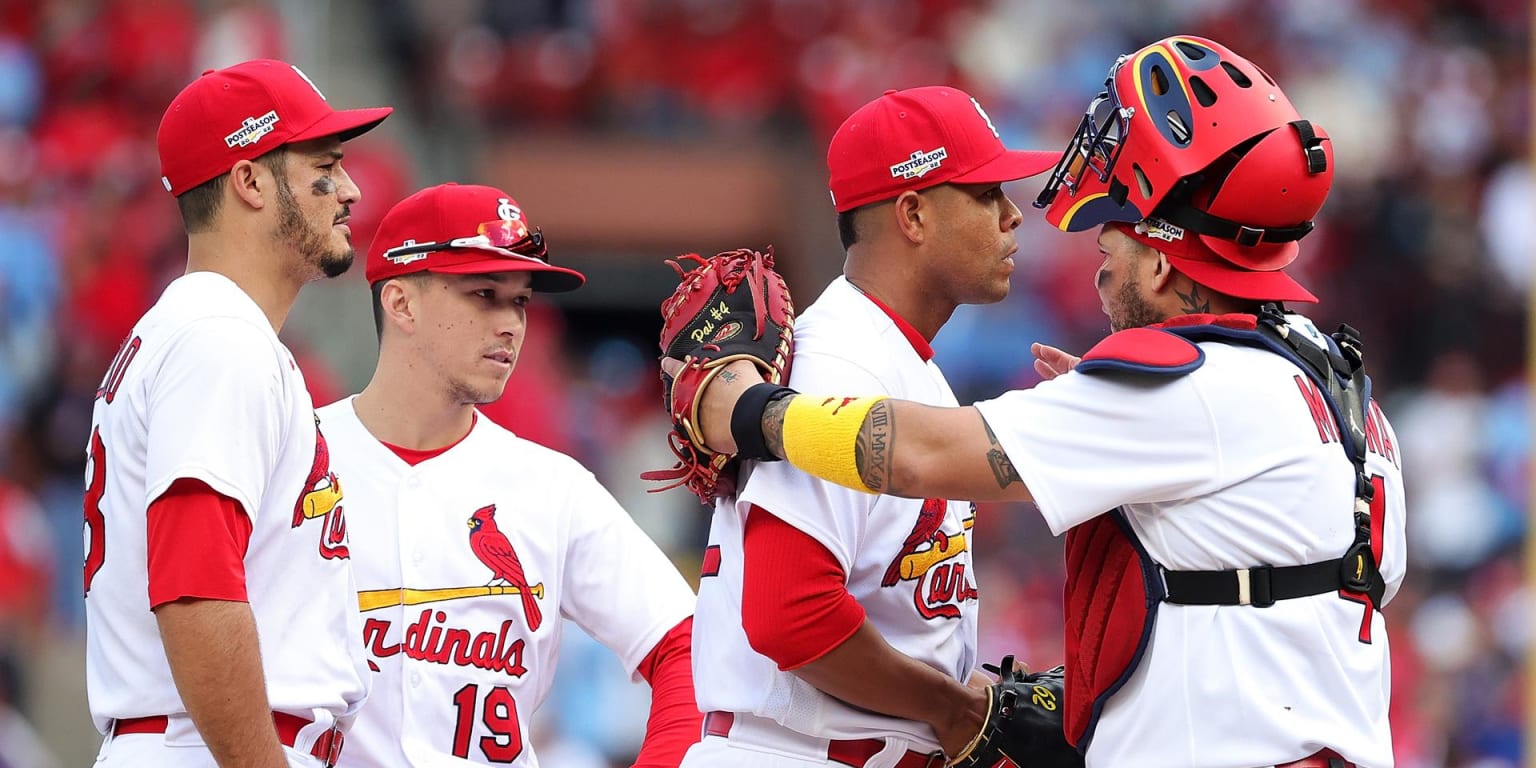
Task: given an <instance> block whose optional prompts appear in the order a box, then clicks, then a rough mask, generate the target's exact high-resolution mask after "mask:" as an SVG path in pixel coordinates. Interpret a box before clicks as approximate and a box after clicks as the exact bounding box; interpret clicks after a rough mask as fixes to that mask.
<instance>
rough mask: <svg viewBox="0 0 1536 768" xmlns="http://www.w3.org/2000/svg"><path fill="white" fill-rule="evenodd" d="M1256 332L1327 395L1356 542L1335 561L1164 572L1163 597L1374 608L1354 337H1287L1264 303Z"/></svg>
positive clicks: (1344, 329)
mask: <svg viewBox="0 0 1536 768" xmlns="http://www.w3.org/2000/svg"><path fill="white" fill-rule="evenodd" d="M1258 329H1259V332H1260V333H1262V334H1264V335H1265V336H1268V337H1270V338H1272V339H1274V340H1276V341H1278V342H1280V344H1281V345H1283V346H1284V348H1285V349H1287V350H1290V351H1291V352H1292V353H1293V354H1294V355H1295V357H1296V358H1298V359H1299V360H1300V361H1301V362H1303V363H1304V364H1305V365H1304V366H1303V369H1304V370H1305V371H1306V372H1307V375H1308V376H1309V377H1310V378H1311V379H1312V380H1313V381H1314V382H1316V383H1317V384H1318V385H1319V386H1320V387H1322V388H1323V391H1325V392H1326V393H1327V400H1328V402H1329V404H1330V405H1331V406H1332V407H1333V410H1334V414H1333V415H1334V418H1335V420H1336V421H1337V422H1338V424H1339V429H1340V436H1341V437H1342V438H1343V439H1342V440H1340V441H1339V442H1340V443H1341V445H1342V446H1343V448H1344V452H1345V453H1346V454H1348V456H1349V460H1350V462H1351V463H1353V464H1354V466H1355V509H1354V515H1355V517H1354V522H1355V540H1354V542H1353V543H1352V544H1350V546H1349V549H1348V550H1346V551H1345V553H1344V556H1343V557H1341V558H1339V559H1337V560H1328V561H1324V562H1321V563H1311V564H1308V565H1293V566H1283V567H1279V568H1274V567H1270V566H1261V567H1257V568H1242V569H1239V570H1235V571H1168V570H1163V571H1162V575H1163V579H1164V583H1165V584H1166V586H1167V596H1166V597H1165V599H1166V600H1167V601H1168V602H1170V603H1179V604H1183V605H1256V606H1260V607H1265V606H1269V605H1273V604H1274V602H1275V601H1276V600H1288V599H1291V598H1296V597H1306V596H1309V595H1320V594H1325V593H1328V592H1333V591H1337V590H1344V591H1347V592H1352V593H1355V594H1361V595H1367V596H1369V597H1370V600H1371V605H1373V606H1376V607H1377V608H1380V606H1381V599H1382V597H1383V595H1384V594H1385V592H1386V581H1385V580H1384V579H1383V578H1382V577H1381V572H1380V570H1379V569H1378V568H1377V563H1376V555H1375V552H1374V551H1373V550H1372V549H1371V502H1372V501H1373V500H1374V499H1375V497H1376V488H1375V486H1374V485H1373V484H1372V483H1371V479H1370V477H1369V476H1368V475H1367V474H1366V471H1365V446H1366V441H1365V421H1366V405H1367V395H1366V390H1367V384H1366V378H1365V365H1364V362H1363V358H1362V346H1361V343H1360V335H1359V333H1358V332H1357V331H1356V330H1355V329H1353V328H1351V327H1349V326H1347V325H1341V326H1339V330H1338V332H1337V333H1334V334H1333V341H1334V344H1335V345H1336V346H1337V348H1336V349H1335V348H1332V347H1330V348H1329V349H1326V350H1325V349H1323V348H1321V347H1319V346H1317V345H1315V344H1313V343H1311V342H1310V341H1307V340H1305V339H1303V338H1301V337H1300V336H1299V335H1296V334H1292V333H1291V327H1290V326H1289V325H1288V324H1287V323H1286V320H1285V312H1284V311H1283V310H1281V309H1280V307H1279V305H1277V304H1265V305H1264V306H1263V307H1262V308H1261V309H1260V311H1259V315H1258Z"/></svg>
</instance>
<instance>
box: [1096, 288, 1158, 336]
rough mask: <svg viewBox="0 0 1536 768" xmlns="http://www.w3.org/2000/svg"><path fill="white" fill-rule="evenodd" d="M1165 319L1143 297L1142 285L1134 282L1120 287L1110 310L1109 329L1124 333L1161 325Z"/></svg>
mask: <svg viewBox="0 0 1536 768" xmlns="http://www.w3.org/2000/svg"><path fill="white" fill-rule="evenodd" d="M1163 320H1164V318H1163V317H1162V316H1160V315H1158V314H1157V310H1155V309H1153V308H1152V305H1151V304H1150V303H1148V302H1147V300H1146V299H1144V298H1142V296H1141V283H1140V282H1139V281H1135V280H1132V281H1130V282H1127V283H1126V284H1124V285H1122V286H1120V290H1119V291H1118V292H1117V293H1116V294H1115V303H1114V304H1113V305H1111V306H1110V308H1109V329H1110V330H1111V331H1123V330H1126V329H1128V328H1145V327H1146V326H1149V325H1154V324H1156V323H1161V322H1162V321H1163Z"/></svg>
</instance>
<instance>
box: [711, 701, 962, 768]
mask: <svg viewBox="0 0 1536 768" xmlns="http://www.w3.org/2000/svg"><path fill="white" fill-rule="evenodd" d="M735 722H736V715H735V714H734V713H732V712H709V713H706V714H705V715H704V735H705V736H719V737H720V738H722V739H723V738H727V737H729V736H730V735H731V726H732V725H733V724H735ZM883 749H885V740H884V739H833V740H831V741H828V742H827V760H829V761H831V762H833V763H836V764H838V765H848V766H853V767H854V768H863V766H864V764H865V763H868V762H869V759H870V758H871V757H874V756H875V755H876V754H878V753H879V752H880V751H881V750H883ZM935 761H937V762H935ZM943 765H944V755H943V754H941V753H938V752H935V753H933V754H931V755H927V754H923V753H922V752H913V751H912V750H910V749H909V750H907V753H906V754H904V755H902V756H901V759H900V760H897V761H896V765H895V766H894V768H933V767H934V766H939V767H940V768H942V766H943Z"/></svg>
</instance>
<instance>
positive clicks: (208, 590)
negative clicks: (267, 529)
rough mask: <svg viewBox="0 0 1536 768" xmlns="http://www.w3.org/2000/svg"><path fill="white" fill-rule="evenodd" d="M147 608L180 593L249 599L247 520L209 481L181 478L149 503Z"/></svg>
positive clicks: (248, 537) (239, 599) (175, 596)
mask: <svg viewBox="0 0 1536 768" xmlns="http://www.w3.org/2000/svg"><path fill="white" fill-rule="evenodd" d="M148 519H149V520H148V527H149V608H150V610H154V609H156V608H159V607H160V606H162V605H165V604H166V603H169V602H172V601H174V600H180V599H181V598H184V597H191V598H197V599H200V600H228V601H232V602H241V603H243V602H248V600H247V599H246V594H245V552H246V547H247V546H249V544H250V541H251V518H250V517H249V516H247V515H246V514H245V512H244V510H242V509H241V507H240V502H237V501H235V500H234V499H231V498H230V497H228V496H224V495H221V494H219V493H218V492H217V491H215V490H213V489H212V488H210V487H208V484H207V483H204V482H202V481H201V480H194V479H191V478H185V477H184V478H181V479H179V480H177V481H176V482H174V483H171V487H170V488H167V489H166V491H165V493H164V494H162V495H161V496H160V498H158V499H155V501H154V502H153V503H151V504H150V505H149V512H148Z"/></svg>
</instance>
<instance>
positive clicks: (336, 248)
mask: <svg viewBox="0 0 1536 768" xmlns="http://www.w3.org/2000/svg"><path fill="white" fill-rule="evenodd" d="M389 113H390V110H389V109H388V108H376V109H361V110H348V111H337V110H333V109H332V108H331V107H330V105H329V104H328V103H327V102H326V100H325V97H324V96H322V95H321V94H320V91H319V90H318V89H317V88H316V87H315V85H314V83H313V82H311V81H310V79H309V78H308V77H306V76H305V75H304V73H302V72H300V71H299V70H298V68H296V67H293V66H291V65H289V64H286V63H284V62H281V61H271V60H257V61H248V62H245V63H242V64H237V65H235V66H232V67H229V68H228V69H222V70H218V71H208V72H205V73H203V76H202V77H200V78H198V79H197V80H195V81H194V82H193V83H192V84H191V85H188V86H187V87H186V88H185V89H183V90H182V92H181V93H180V94H179V95H178V96H177V97H176V98H175V100H174V101H172V102H171V105H170V107H169V108H168V109H167V110H166V112H165V116H164V117H163V118H162V120H161V122H160V132H159V137H158V141H159V149H160V167H161V169H162V171H161V172H162V174H163V177H162V181H163V182H164V184H165V188H166V190H168V191H169V192H170V193H171V194H173V195H175V196H176V202H177V205H178V206H179V207H180V209H181V216H182V220H183V222H184V223H185V225H186V230H187V239H188V252H187V273H186V274H185V275H184V276H182V277H180V278H177V279H176V280H175V281H173V282H172V283H171V284H170V285H169V286H168V287H167V288H166V290H165V293H163V294H162V295H161V296H160V299H159V300H158V301H157V302H156V303H155V305H154V306H153V307H151V308H150V310H149V311H148V312H146V313H145V314H144V317H143V318H141V319H140V320H139V321H138V324H137V325H135V326H134V328H133V332H132V334H131V335H130V336H129V337H128V339H127V340H126V341H124V343H123V345H122V348H121V349H119V350H118V352H117V355H116V357H115V358H114V359H113V360H112V362H111V365H110V367H109V368H108V370H107V373H106V375H105V377H104V378H103V379H102V382H101V386H100V388H98V389H97V391H96V403H95V410H94V412H93V414H92V418H91V433H90V437H89V443H88V453H89V460H88V462H87V465H86V466H87V468H86V493H85V606H86V622H87V624H86V626H87V646H86V682H87V690H88V692H89V696H90V707H91V717H92V720H93V721H94V722H95V724H96V728H97V729H98V730H99V731H101V732H102V733H103V734H105V735H106V740H105V742H104V743H103V744H102V746H101V751H100V755H99V757H98V758H97V765H98V766H144V765H154V766H173V767H180V766H187V767H191V766H209V767H211V766H214V765H219V766H223V767H224V768H230V767H231V766H242V767H244V766H260V767H261V768H277V766H284V765H287V766H319V765H326V766H329V765H332V764H333V763H334V761H335V757H336V755H337V753H338V752H339V751H340V749H341V746H342V734H343V732H344V731H345V730H346V728H347V726H348V725H349V724H350V722H351V720H352V718H353V717H354V716H355V714H356V712H357V709H358V707H359V706H360V705H361V704H362V701H363V697H364V694H365V693H366V691H367V684H368V671H367V668H366V666H365V661H366V660H365V659H364V658H363V655H362V652H361V651H362V649H361V648H360V647H359V646H358V643H357V635H358V632H360V631H361V622H360V619H359V616H358V612H357V606H356V603H355V602H354V598H353V595H354V594H355V586H354V584H353V581H352V566H351V561H350V560H349V559H348V546H347V526H346V518H345V515H344V510H343V505H342V504H341V499H342V487H341V483H340V481H339V480H338V478H337V476H336V473H335V472H333V471H332V469H331V466H330V462H329V453H328V451H327V448H326V442H325V437H324V436H323V435H322V434H320V432H319V431H318V430H317V428H316V419H315V412H314V406H313V404H312V403H311V402H310V399H309V394H308V392H307V390H306V389H305V386H304V377H303V376H302V375H301V374H300V373H299V370H298V366H297V365H295V363H294V361H293V356H292V355H291V354H289V352H288V349H287V348H286V347H284V346H283V344H282V342H280V341H279V340H278V337H277V331H278V329H279V328H281V327H282V324H283V319H284V318H285V317H286V316H287V315H288V310H289V309H290V308H291V307H292V306H293V301H294V299H295V298H296V297H297V295H298V292H299V288H300V287H301V286H302V285H303V284H304V283H306V282H308V281H310V280H314V279H316V278H319V277H322V276H326V277H333V276H336V275H339V274H341V273H342V272H344V271H346V269H347V267H348V266H349V265H350V264H351V263H352V245H351V234H350V232H349V231H348V228H347V219H348V215H349V212H350V210H351V207H352V206H353V205H354V204H356V203H357V202H358V200H359V199H361V193H360V192H359V191H358V188H357V186H356V185H355V184H353V183H352V180H351V178H350V177H348V176H347V172H346V171H345V170H344V169H343V168H342V164H341V158H342V150H341V146H342V142H343V141H345V140H347V139H350V138H352V137H354V136H357V135H359V134H361V133H363V132H365V131H367V130H369V129H371V128H373V127H374V126H376V125H378V124H379V123H380V122H381V121H382V120H384V118H385V117H386V116H387V115H388V114H389Z"/></svg>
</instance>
